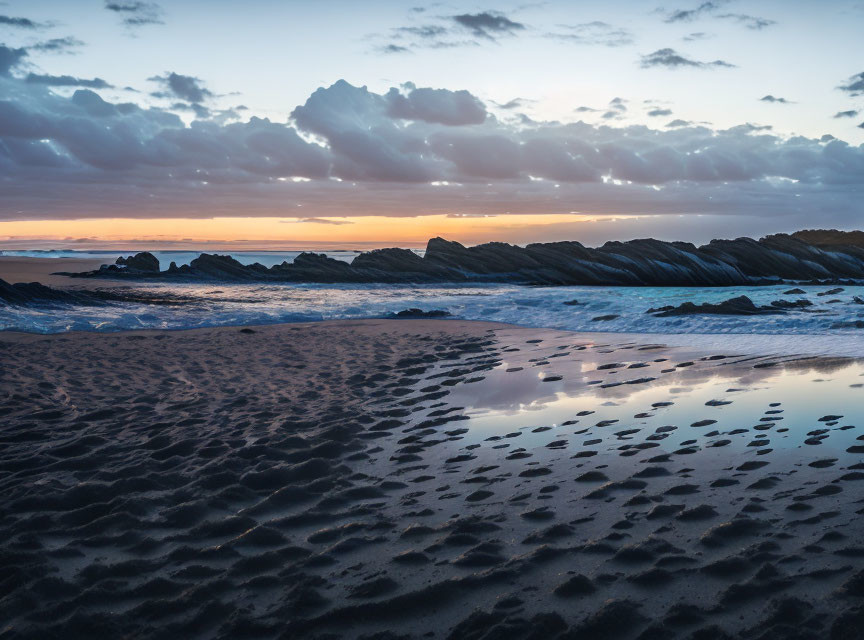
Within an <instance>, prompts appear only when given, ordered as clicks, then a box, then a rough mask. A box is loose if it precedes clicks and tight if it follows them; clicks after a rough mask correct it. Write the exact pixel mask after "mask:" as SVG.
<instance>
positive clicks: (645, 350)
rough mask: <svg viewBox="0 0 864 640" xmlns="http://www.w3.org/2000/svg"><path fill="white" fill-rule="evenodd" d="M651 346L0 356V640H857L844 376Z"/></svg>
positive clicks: (331, 339) (441, 328)
mask: <svg viewBox="0 0 864 640" xmlns="http://www.w3.org/2000/svg"><path fill="white" fill-rule="evenodd" d="M650 339H651V338H650V336H645V339H644V340H639V341H636V342H634V341H633V340H632V338H630V337H628V338H627V340H628V341H627V342H624V338H621V337H620V336H613V335H608V334H607V335H600V334H574V333H567V332H563V331H548V330H533V329H521V328H514V327H511V326H507V325H498V324H491V323H476V322H462V321H415V320H405V321H387V320H368V321H351V322H325V323H314V324H303V325H274V326H267V327H254V328H247V329H240V328H221V329H200V330H192V331H178V332H155V331H154V332H135V333H117V334H96V333H75V334H62V335H53V336H37V335H30V334H13V333H0V358H2V361H3V365H4V366H3V368H2V371H0V420H2V425H3V427H2V432H0V441H2V447H0V495H3V496H4V499H3V501H2V507H0V508H2V511H0V554H2V564H3V566H4V567H7V570H6V571H5V572H4V574H5V575H3V576H2V577H0V621H2V629H3V630H4V632H5V634H4V635H8V636H9V637H34V638H35V637H39V638H46V637H58V638H59V637H63V638H70V637H85V636H86V637H136V638H156V637H186V638H194V637H202V638H203V637H214V636H216V637H226V638H227V637H237V636H240V635H246V636H252V637H263V638H322V639H323V638H334V637H335V638H339V637H346V638H378V639H382V640H383V639H390V638H487V637H488V638H499V637H500V638H537V639H541V638H543V639H546V638H559V637H560V638H591V639H593V638H626V639H635V638H642V639H648V638H663V639H665V638H693V639H721V638H739V637H745V638H747V637H752V638H766V639H768V638H826V637H827V638H844V639H845V638H859V637H860V630H861V629H862V628H864V609H862V598H864V543H862V542H861V540H862V539H864V520H862V518H861V514H862V513H864V493H862V490H861V488H860V486H864V484H862V483H861V481H862V480H864V431H862V429H861V427H860V425H861V424H862V421H864V364H862V363H861V362H859V361H852V360H844V359H830V360H829V359H815V358H806V359H804V358H796V357H778V356H776V355H775V356H770V357H755V356H750V355H748V356H736V355H735V353H734V343H731V342H730V345H729V348H730V351H729V352H727V353H700V352H698V351H694V350H692V349H684V348H668V347H664V346H662V345H654V344H651V343H650V342H649V340H650ZM859 485H860V486H859Z"/></svg>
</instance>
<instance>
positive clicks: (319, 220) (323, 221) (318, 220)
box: [280, 218, 354, 225]
mask: <svg viewBox="0 0 864 640" xmlns="http://www.w3.org/2000/svg"><path fill="white" fill-rule="evenodd" d="M280 222H282V223H284V224H300V223H304V222H312V223H314V224H335V225H342V224H354V223H353V222H352V221H350V220H329V219H327V218H298V219H297V220H280Z"/></svg>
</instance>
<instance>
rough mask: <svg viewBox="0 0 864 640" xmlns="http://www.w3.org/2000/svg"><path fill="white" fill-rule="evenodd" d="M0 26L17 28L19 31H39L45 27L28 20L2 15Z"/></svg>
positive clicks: (0, 16)
mask: <svg viewBox="0 0 864 640" xmlns="http://www.w3.org/2000/svg"><path fill="white" fill-rule="evenodd" d="M0 25H4V26H7V27H18V28H19V29H40V28H42V27H44V26H45V25H43V24H41V23H39V22H33V21H32V20H31V19H30V18H16V17H13V16H4V15H0Z"/></svg>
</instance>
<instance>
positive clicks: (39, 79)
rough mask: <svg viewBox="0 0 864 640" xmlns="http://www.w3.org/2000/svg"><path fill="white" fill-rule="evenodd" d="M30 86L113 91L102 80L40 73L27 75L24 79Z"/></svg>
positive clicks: (110, 86) (111, 86)
mask: <svg viewBox="0 0 864 640" xmlns="http://www.w3.org/2000/svg"><path fill="white" fill-rule="evenodd" d="M24 80H25V82H27V83H28V84H44V85H46V86H49V87H87V88H89V89H112V88H113V85H110V84H108V83H107V82H105V81H104V80H103V79H102V78H92V79H89V80H88V79H86V78H75V77H73V76H51V75H42V74H38V73H30V74H27V77H26V78H25V79H24Z"/></svg>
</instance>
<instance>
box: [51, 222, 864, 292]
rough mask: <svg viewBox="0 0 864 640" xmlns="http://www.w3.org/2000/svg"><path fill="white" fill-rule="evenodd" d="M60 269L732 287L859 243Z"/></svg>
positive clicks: (407, 254)
mask: <svg viewBox="0 0 864 640" xmlns="http://www.w3.org/2000/svg"><path fill="white" fill-rule="evenodd" d="M802 233H803V232H802ZM807 233H815V232H807ZM838 233H839V232H838ZM832 237H833V236H832ZM65 275H73V276H76V277H88V278H94V277H108V278H123V279H125V278H136V279H142V278H149V279H175V280H223V281H226V280H227V281H254V282H320V283H337V282H356V283H364V282H384V283H387V282H389V283H424V282H453V283H458V282H509V283H516V284H534V285H608V286H615V285H624V286H734V285H752V284H770V283H778V282H782V281H796V282H826V281H828V282H837V281H842V279H847V280H850V279H851V280H864V247H861V246H856V245H851V244H850V245H830V246H827V245H825V246H821V245H815V244H809V243H807V242H805V241H803V240H801V239H800V238H796V237H795V236H790V235H786V234H778V235H773V236H767V237H765V238H762V239H761V240H753V239H751V238H738V239H737V240H712V241H711V242H710V243H708V244H707V245H703V246H701V247H697V246H696V245H693V244H691V243H688V242H664V241H661V240H653V239H645V240H631V241H629V242H607V243H606V244H604V245H603V246H601V247H598V248H589V247H585V246H584V245H582V244H580V243H579V242H574V241H563V242H547V243H535V244H529V245H527V246H525V247H520V246H516V245H511V244H506V243H503V242H489V243H486V244H481V245H477V246H474V247H466V246H463V245H461V244H459V243H458V242H452V241H448V240H444V239H443V238H432V239H431V240H429V243H428V244H427V246H426V252H425V255H424V256H423V257H421V256H419V255H417V254H416V253H414V252H413V251H409V250H407V249H376V250H374V251H369V252H366V253H362V254H360V255H358V256H357V257H356V258H354V260H353V262H351V263H350V264H348V263H346V262H342V261H340V260H334V259H332V258H328V257H327V256H325V255H323V254H316V253H302V254H300V255H299V256H297V258H296V259H295V260H294V262H293V263H291V264H289V263H287V262H283V263H282V264H279V265H276V266H273V267H270V268H267V267H265V266H263V265H261V264H257V263H256V264H252V265H243V264H241V263H240V262H238V261H237V260H235V259H234V258H231V257H230V256H222V255H215V254H207V253H202V254H201V255H200V256H199V257H198V258H195V259H194V260H193V261H192V262H191V263H190V264H189V265H183V266H181V267H177V266H176V265H174V264H173V263H172V265H171V267H170V268H169V269H168V270H166V271H159V261H158V260H157V259H156V258H155V257H154V256H153V255H152V254H137V255H135V256H130V257H129V258H120V259H119V260H118V261H117V264H116V265H110V266H103V267H102V268H101V269H99V270H97V271H90V272H85V273H79V274H65Z"/></svg>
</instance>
